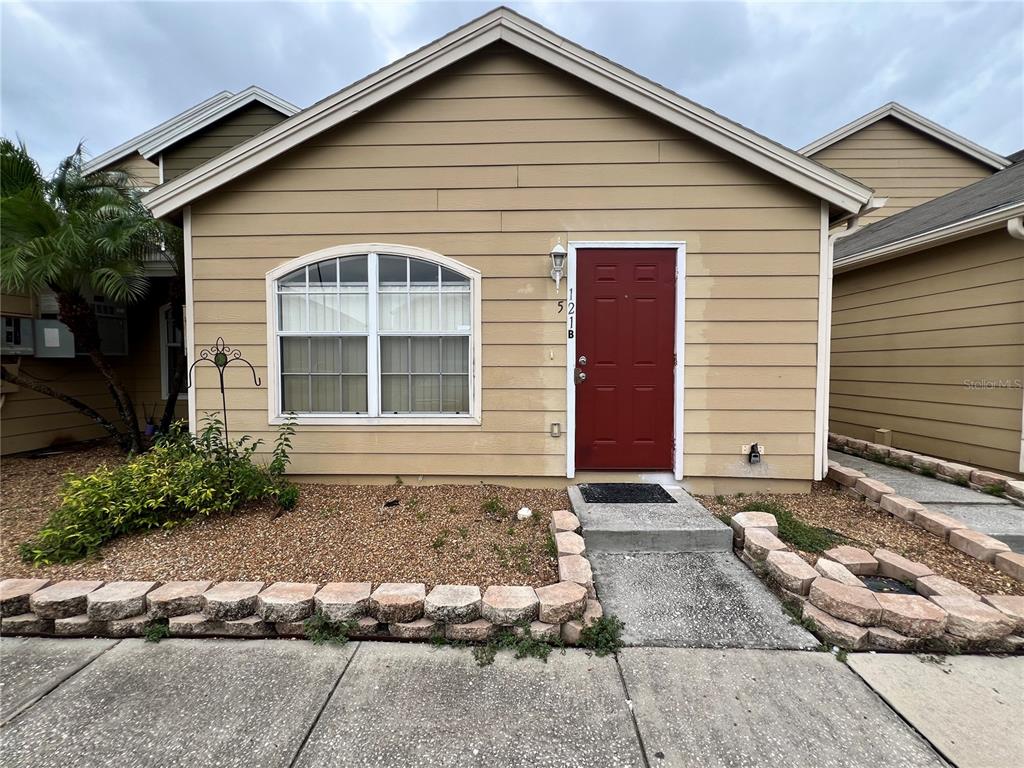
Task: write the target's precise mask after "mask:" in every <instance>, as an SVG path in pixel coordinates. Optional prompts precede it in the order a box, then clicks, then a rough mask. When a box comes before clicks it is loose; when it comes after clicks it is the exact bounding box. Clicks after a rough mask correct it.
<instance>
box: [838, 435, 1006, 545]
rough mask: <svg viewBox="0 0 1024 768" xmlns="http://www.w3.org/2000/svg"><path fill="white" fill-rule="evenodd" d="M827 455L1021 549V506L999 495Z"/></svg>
mask: <svg viewBox="0 0 1024 768" xmlns="http://www.w3.org/2000/svg"><path fill="white" fill-rule="evenodd" d="M828 457H829V458H830V459H831V460H832V461H837V462H839V463H840V464H842V465H843V466H844V467H850V468H851V469H856V470H859V471H861V472H863V473H864V474H865V475H867V476H868V477H870V478H872V479H874V480H880V481H882V482H883V483H885V484H886V485H888V486H890V487H892V488H893V490H895V491H896V493H898V494H900V495H901V496H906V497H907V498H910V499H913V500H914V501H918V502H920V503H921V504H924V505H925V506H926V507H928V508H929V509H931V510H934V511H935V512H941V513H943V514H944V515H949V516H950V517H955V518H956V519H957V520H961V521H962V522H964V523H966V524H967V525H969V526H970V527H971V528H973V529H974V530H976V531H980V532H981V533H986V534H988V535H989V536H992V537H994V538H997V539H999V540H1000V541H1004V542H1006V544H1007V545H1009V547H1010V549H1012V550H1013V551H1014V552H1024V508H1021V507H1019V506H1017V505H1016V504H1014V503H1013V502H1012V501H1010V500H1009V499H1004V498H1002V497H1001V496H990V495H989V494H987V493H982V492H981V491H976V490H974V489H973V488H964V487H962V486H959V485H955V484H954V483H947V482H946V481H945V480H939V479H938V478H934V477H926V476H924V475H919V474H917V473H916V472H911V471H909V470H906V469H900V468H899V467H892V466H889V465H888V464H880V463H878V462H876V461H868V460H867V459H862V458H861V457H859V456H851V455H849V454H846V453H842V452H840V451H829V452H828Z"/></svg>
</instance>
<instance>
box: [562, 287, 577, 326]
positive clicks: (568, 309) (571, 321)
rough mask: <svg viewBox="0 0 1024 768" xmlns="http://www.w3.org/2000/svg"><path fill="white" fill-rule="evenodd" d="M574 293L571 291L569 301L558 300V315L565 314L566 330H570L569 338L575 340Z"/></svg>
mask: <svg viewBox="0 0 1024 768" xmlns="http://www.w3.org/2000/svg"><path fill="white" fill-rule="evenodd" d="M572 294H573V291H572V289H571V288H570V289H569V301H568V302H566V301H565V300H563V299H559V300H558V314H562V312H565V313H566V315H565V322H566V328H567V330H568V334H569V338H570V339H573V338H575V337H576V302H575V301H574V300H573V295H572ZM567 305H568V306H567Z"/></svg>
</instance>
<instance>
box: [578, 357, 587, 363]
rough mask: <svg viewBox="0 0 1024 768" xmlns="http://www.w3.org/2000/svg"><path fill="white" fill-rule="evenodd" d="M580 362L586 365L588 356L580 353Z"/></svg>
mask: <svg viewBox="0 0 1024 768" xmlns="http://www.w3.org/2000/svg"><path fill="white" fill-rule="evenodd" d="M579 363H580V365H586V364H587V356H586V355H580V360H579Z"/></svg>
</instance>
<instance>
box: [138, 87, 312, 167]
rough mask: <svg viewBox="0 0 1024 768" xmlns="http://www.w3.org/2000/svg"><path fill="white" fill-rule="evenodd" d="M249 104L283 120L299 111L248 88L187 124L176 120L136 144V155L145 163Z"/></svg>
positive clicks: (266, 94)
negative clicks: (272, 112)
mask: <svg viewBox="0 0 1024 768" xmlns="http://www.w3.org/2000/svg"><path fill="white" fill-rule="evenodd" d="M250 104H263V105H265V106H267V107H270V108H271V109H273V110H275V111H277V112H280V113H281V114H282V115H285V116H286V117H291V116H292V115H294V114H295V113H296V112H298V111H299V108H298V107H296V106H295V105H294V104H291V103H289V102H287V101H285V100H284V99H281V98H278V97H277V96H275V95H274V94H272V93H270V92H269V91H265V90H263V89H262V88H260V87H259V86H256V85H251V86H249V87H248V88H246V89H245V90H244V91H240V92H239V93H236V94H235V95H234V96H232V97H231V98H229V99H227V100H226V101H222V102H219V103H217V104H215V105H213V106H212V107H210V108H209V109H206V110H204V111H202V112H198V113H195V114H193V115H192V116H191V117H190V118H189V119H187V120H180V121H178V122H176V123H175V124H174V125H173V126H168V128H167V129H165V130H163V131H161V132H160V133H159V134H156V135H154V136H152V137H150V138H149V139H148V140H147V141H145V142H143V143H142V144H140V146H139V154H141V155H142V156H143V157H144V158H146V159H147V160H152V159H153V157H154V156H155V155H157V154H158V153H160V152H162V151H163V150H164V149H167V148H168V147H169V146H171V145H172V144H177V143H178V142H179V141H182V140H183V139H186V138H188V137H189V136H191V135H192V134H194V133H197V132H199V131H201V130H203V129H204V128H206V127H208V126H210V125H212V124H213V123H215V122H217V121H218V120H220V119H222V118H225V117H227V116H228V115H230V114H232V113H234V112H237V111H238V110H240V109H243V108H245V107H247V106H249V105H250ZM161 159H162V156H161ZM161 182H162V178H161Z"/></svg>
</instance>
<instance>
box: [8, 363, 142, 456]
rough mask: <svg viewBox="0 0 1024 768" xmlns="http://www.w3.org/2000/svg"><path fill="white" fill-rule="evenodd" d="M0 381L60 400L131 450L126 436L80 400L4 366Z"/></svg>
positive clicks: (125, 448) (124, 449) (123, 448)
mask: <svg viewBox="0 0 1024 768" xmlns="http://www.w3.org/2000/svg"><path fill="white" fill-rule="evenodd" d="M0 379H3V380H4V381H9V382H11V384H17V385H18V386H19V387H24V388H25V389H31V390H32V391H33V392H38V393H39V394H41V395H46V396H47V397H52V398H54V399H56V400H60V401H61V402H62V403H67V404H68V405H70V406H71V407H72V408H74V409H75V410H76V411H78V412H79V413H81V414H83V415H84V416H87V417H88V418H90V419H92V420H93V421H94V422H96V424H97V425H98V426H100V427H102V428H103V429H104V430H106V432H107V433H108V434H109V435H110V436H111V437H112V438H114V440H116V441H117V444H118V445H119V446H120V447H121V449H122V450H123V451H125V452H127V451H130V450H131V442H130V441H129V440H128V439H127V436H126V435H123V434H121V432H120V431H118V429H117V427H116V426H114V424H113V423H112V422H111V421H110V420H109V419H107V418H106V417H104V416H103V414H101V413H99V411H97V410H95V409H94V408H92V407H91V406H89V405H86V404H85V403H83V402H82V401H81V400H78V399H77V398H74V397H71V395H65V394H64V393H63V392H58V391H57V390H55V389H52V388H50V387H48V386H46V384H43V383H42V382H41V381H36V380H35V379H30V378H27V377H26V376H23V375H21V374H19V373H11V372H10V371H9V370H7V368H6V367H4V366H0Z"/></svg>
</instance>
